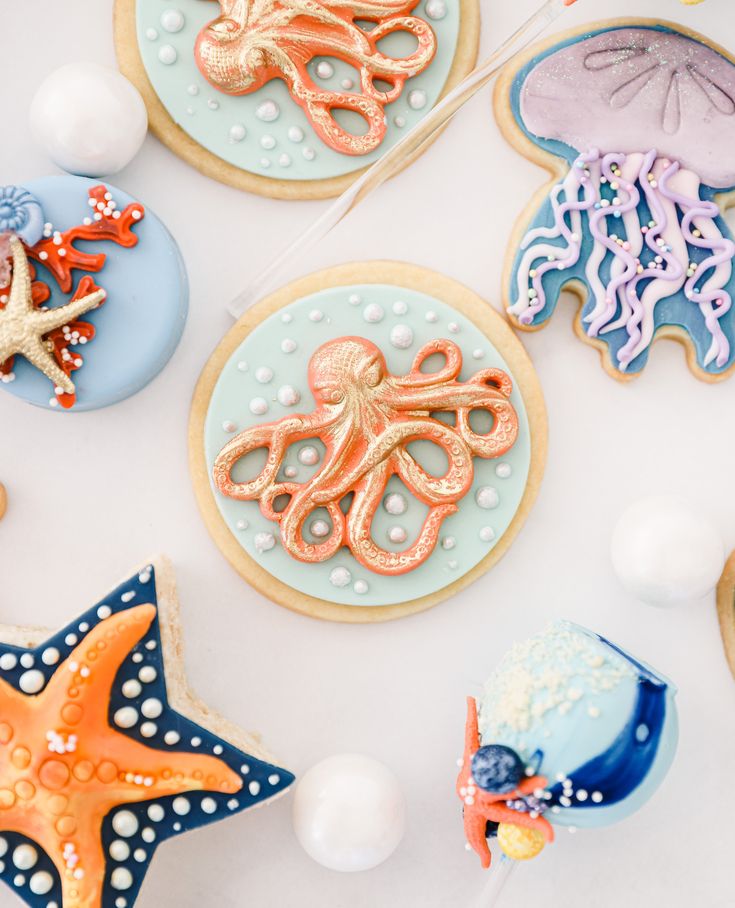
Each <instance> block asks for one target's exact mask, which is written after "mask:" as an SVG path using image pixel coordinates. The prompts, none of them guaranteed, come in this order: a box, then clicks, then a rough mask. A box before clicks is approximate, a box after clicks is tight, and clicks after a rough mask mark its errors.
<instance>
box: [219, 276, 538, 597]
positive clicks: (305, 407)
mask: <svg viewBox="0 0 735 908" xmlns="http://www.w3.org/2000/svg"><path fill="white" fill-rule="evenodd" d="M350 298H353V299H354V298H356V299H359V303H358V304H355V305H350V303H349V302H348V301H349V300H350ZM397 301H400V302H402V303H404V304H405V306H406V307H407V312H406V313H405V314H396V313H395V312H394V311H393V309H392V306H393V304H394V303H395V302H397ZM376 304H377V305H381V306H382V308H383V310H384V313H385V315H384V318H383V319H382V321H380V322H368V321H366V320H365V319H364V316H363V315H362V313H364V312H365V311H367V308H368V307H369V306H372V305H376ZM314 309H318V310H319V311H320V312H321V314H322V319H321V320H319V321H317V322H315V321H312V320H311V319H310V318H309V313H310V312H311V311H312V310H314ZM427 312H434V314H435V315H436V321H434V322H427V321H426V317H425V316H426V314H427ZM284 318H286V319H288V321H287V322H285V323H284V321H283V319H284ZM406 323H407V324H409V325H410V327H411V329H412V330H413V333H414V337H413V341H412V343H411V346H410V347H409V348H407V349H397V348H396V347H394V346H392V344H391V342H390V333H391V329H393V328H394V327H395V326H396V325H397V324H406ZM452 323H455V326H456V328H457V330H456V331H455V332H452V331H451V329H450V328H449V325H450V324H452ZM351 335H360V336H362V337H366V338H367V339H368V340H371V341H372V342H373V343H375V344H377V346H378V347H379V348H380V349H381V350H382V351H383V353H384V354H385V357H386V361H387V366H388V369H389V371H390V372H392V373H394V374H405V373H406V372H408V371H409V369H410V366H411V363H412V361H413V359H414V357H415V355H416V353H417V352H418V350H419V349H420V347H422V346H423V345H424V344H425V343H427V342H429V341H430V340H434V339H436V338H449V339H451V340H452V341H454V342H455V343H457V344H458V345H459V346H460V348H461V350H462V353H463V367H462V371H461V374H460V380H466V379H467V378H468V377H469V376H470V375H472V374H474V373H475V372H477V371H478V370H480V369H486V368H488V367H490V366H497V367H499V368H501V369H504V370H505V371H506V372H508V373H509V374H510V376H511V378H513V373H512V371H511V370H510V368H509V367H508V364H507V363H506V362H505V360H504V359H503V357H502V356H501V355H500V353H499V352H498V351H497V349H496V348H495V347H494V345H493V344H492V342H491V341H490V340H489V339H488V338H487V337H486V336H485V335H484V334H483V333H482V332H481V331H480V330H479V329H478V328H477V327H476V326H475V325H474V323H473V322H472V321H471V320H470V319H469V318H467V317H465V316H463V315H462V314H461V313H459V312H458V311H457V310H455V309H453V308H452V307H451V306H449V305H447V304H446V303H444V302H442V301H441V300H439V299H437V298H435V297H433V296H430V295H429V294H426V293H423V292H420V291H417V290H412V289H409V288H406V287H402V286H397V285H392V284H354V285H341V286H336V287H329V288H327V289H325V290H322V291H319V292H318V293H315V294H311V295H309V296H306V297H302V298H301V299H298V300H296V301H294V302H293V303H290V304H289V305H287V306H285V307H284V308H283V309H281V310H279V311H278V312H276V313H274V314H273V315H272V316H270V317H269V318H268V319H266V320H265V321H264V322H262V323H261V324H260V325H258V326H257V328H255V329H254V330H253V331H252V332H251V333H250V334H249V335H248V336H247V337H246V338H245V339H244V340H243V341H242V343H241V344H240V345H239V346H238V347H237V348H236V349H235V350H234V351H233V353H232V355H231V356H230V357H229V359H228V361H227V363H226V364H225V366H224V367H223V369H222V372H221V374H220V376H219V378H218V380H217V383H216V385H215V387H214V389H213V391H212V396H211V399H210V402H209V407H208V410H207V415H206V419H205V425H204V449H205V460H206V464H207V472H208V475H209V477H210V483H211V475H212V466H213V463H214V459H215V458H216V456H217V454H218V453H219V451H220V450H221V449H222V447H223V446H224V445H225V444H226V443H227V442H228V441H229V440H230V439H231V438H232V437H233V433H234V432H235V431H240V430H242V429H244V428H246V427H248V426H251V425H256V424H262V423H266V422H271V421H274V420H277V419H280V418H281V417H283V416H286V415H293V414H295V413H309V412H311V411H312V410H313V409H314V408H315V402H314V398H313V396H312V394H311V392H310V390H309V388H308V385H307V367H308V362H309V360H310V358H311V356H312V354H313V352H314V351H315V350H316V349H317V347H319V346H321V345H322V344H323V343H324V342H326V341H327V340H330V339H333V338H337V337H343V336H351ZM288 337H290V338H297V339H298V348H297V350H295V351H294V352H293V353H290V354H286V353H284V352H283V351H282V350H281V347H280V344H281V341H282V340H283V339H284V338H288ZM475 350H478V351H482V353H483V356H482V358H479V359H475V358H474V357H473V352H474V351H475ZM240 363H245V364H247V370H246V371H242V370H241V369H240V368H238V365H239V364H240ZM260 366H268V367H269V368H270V369H271V370H272V371H273V373H274V375H273V378H272V380H271V381H269V382H267V383H265V384H262V383H259V382H258V381H257V379H256V378H255V373H256V371H257V369H258V367H260ZM286 383H288V384H289V385H291V386H293V387H295V388H296V389H297V390H298V391H299V392H300V393H301V400H300V402H299V403H298V404H297V405H295V406H291V407H286V406H282V405H281V404H280V403H279V402H278V400H277V397H276V391H277V389H278V388H279V387H280V386H282V385H283V384H286ZM255 397H263V398H264V399H265V398H267V401H266V402H267V403H268V407H269V409H268V412H267V413H266V414H264V415H260V416H258V415H253V414H252V413H251V412H250V411H249V409H248V406H249V402H250V401H251V400H252V399H253V398H255ZM511 402H512V403H513V405H514V407H515V408H516V412H517V413H518V416H519V434H518V439H517V440H516V443H515V445H514V446H513V448H511V450H510V451H508V452H507V453H506V454H505V455H503V456H502V457H501V458H498V459H496V460H483V459H481V458H474V459H473V463H474V469H475V476H474V481H473V484H472V488H471V490H470V491H469V492H468V493H467V495H466V496H465V497H464V498H463V499H462V500H461V501H460V503H459V504H460V509H459V512H458V513H456V514H453V515H452V516H450V517H449V518H447V519H446V520H445V521H444V522H443V524H442V528H441V534H440V543H439V544H438V545H437V546H436V548H435V549H434V551H433V552H432V554H431V555H430V556H429V558H428V559H427V561H426V562H424V564H422V565H421V566H420V567H418V568H416V569H415V570H413V571H410V572H409V573H407V574H403V575H400V576H391V577H386V576H383V575H380V574H376V573H373V572H371V571H370V570H368V569H367V568H365V567H363V566H362V565H361V564H359V562H357V560H356V559H355V558H354V557H353V556H352V554H351V553H350V552H349V550H348V549H346V548H343V549H341V550H340V552H339V553H337V554H336V555H334V556H333V557H332V558H330V559H329V560H328V561H325V562H321V563H317V564H304V563H302V562H299V561H296V560H295V559H294V558H292V557H291V556H290V555H289V554H288V553H287V552H286V551H285V550H284V549H283V548H282V547H281V546H280V544H278V543H276V545H275V546H274V547H273V548H271V549H270V550H268V551H264V552H258V550H257V548H256V546H255V538H256V535H257V534H258V533H271V534H273V535H274V536H275V537H277V536H278V528H277V526H276V525H275V523H273V522H271V521H269V520H268V519H267V518H265V517H264V516H263V515H262V514H261V512H260V508H259V506H258V503H257V502H256V501H235V500H233V499H231V498H227V497H225V496H223V495H222V494H220V493H219V491H217V490H216V489H214V488H213V487H212V494H213V496H214V499H215V502H216V504H217V507H218V509H219V511H220V514H221V515H222V518H223V519H224V521H225V523H226V525H227V527H228V528H229V530H230V532H231V533H232V535H233V537H234V538H235V540H236V541H237V543H238V544H239V545H240V546H241V547H242V548H243V549H244V550H245V551H246V552H247V553H248V555H250V557H251V558H253V560H254V561H256V562H257V563H258V564H259V565H260V566H261V567H262V568H263V569H264V570H266V571H268V572H269V573H271V574H272V575H273V576H275V577H276V578H277V579H279V580H281V581H282V582H284V583H287V584H288V585H289V586H291V587H292V588H294V589H295V590H298V591H299V592H304V593H306V594H308V595H311V596H314V597H316V598H318V599H322V600H327V601H329V602H335V603H339V604H343V605H356V606H380V605H394V604H397V603H402V602H407V601H410V600H413V599H417V598H420V597H421V596H425V595H428V594H430V593H433V592H436V591H437V590H440V589H442V588H444V587H446V586H448V585H449V584H451V583H453V582H455V581H456V580H457V579H459V578H460V577H462V576H463V575H464V574H466V573H467V572H468V571H470V570H471V569H472V568H474V567H475V566H476V565H477V564H478V563H479V562H480V561H482V559H483V558H485V557H486V556H487V555H488V553H489V552H490V551H491V550H492V549H493V547H494V546H495V545H497V544H498V542H499V540H500V539H502V537H503V535H504V533H505V532H506V531H507V529H508V527H509V525H510V523H511V521H512V519H513V517H514V516H515V514H516V511H517V509H518V506H519V504H520V502H521V500H522V498H523V495H524V493H525V490H526V483H527V479H528V472H529V467H530V460H531V438H530V428H529V423H528V416H527V412H526V408H525V405H524V402H523V398H522V396H521V393H520V391H519V389H518V388H517V387H514V389H513V393H512V395H511ZM229 422H232V424H233V426H234V427H235V428H230V430H229V431H228V429H226V428H225V424H226V423H229ZM308 444H309V442H308V441H304V442H300V443H299V444H298V445H296V446H293V447H295V448H296V449H300V448H301V447H302V446H304V445H308ZM419 444H421V445H424V444H426V445H427V448H428V450H427V448H424V449H423V455H422V456H423V457H424V458H429V459H431V460H432V463H431V464H430V463H429V460H427V459H424V460H422V463H423V464H424V465H425V466H428V468H429V469H430V471H431V470H432V465H433V468H434V469H435V470H436V472H437V474H439V473H441V472H443V470H444V469H446V466H445V463H444V462H443V461H442V459H441V458H439V459H438V460H437V459H436V452H435V451H433V450H431V446H429V445H428V443H424V442H421V443H419ZM249 456H250V457H254V456H255V455H254V454H253V455H249ZM285 462H287V464H288V465H289V466H294V467H296V468H297V469H298V475H297V477H295V481H303V480H304V478H305V477H306V476H307V475H310V474H309V473H308V471H307V470H306V469H304V468H303V467H302V466H301V465H300V464H299V462H298V459H297V454H296V450H291V452H290V454H289V456H288V457H287V458H286V461H285ZM500 463H504V464H508V465H510V468H511V474H510V476H508V477H505V478H502V477H500V476H498V475H497V474H496V472H495V468H496V466H498V464H500ZM260 468H261V467H260V466H258V467H257V470H258V471H259V470H260ZM254 472H255V471H253V475H254ZM240 478H244V475H243V476H241V477H240ZM482 486H492V487H494V488H495V489H496V490H497V491H498V493H499V497H500V503H499V505H498V506H497V507H496V508H494V509H491V510H484V509H481V508H480V507H478V505H477V504H476V501H475V493H476V491H477V489H478V488H480V487H482ZM386 491H387V492H403V493H404V494H405V493H406V490H405V487H404V486H403V485H402V483H401V482H400V480H398V479H397V477H392V478H391V480H390V481H389V484H388V486H387V490H386ZM425 511H426V506H424V505H420V504H419V503H412V504H410V506H409V511H408V512H407V514H405V515H401V516H397V517H391V516H390V515H388V514H387V513H386V511H385V509H384V508H382V507H381V508H379V509H378V512H377V514H376V519H375V521H374V524H373V537H374V538H375V539H376V540H377V541H378V543H379V544H380V545H381V546H384V547H385V548H386V549H388V550H391V551H401V550H403V549H405V548H408V546H409V545H410V542H411V541H412V540H413V539H414V538H415V536H416V533H417V531H418V528H419V527H420V526H421V524H422V523H423V520H424V516H425ZM393 524H397V525H402V526H404V527H405V528H406V529H407V530H408V541H407V542H406V543H404V544H393V543H391V542H390V541H388V539H387V536H386V533H387V530H388V528H389V526H391V525H393ZM485 526H490V527H492V529H493V530H494V532H495V536H494V538H493V539H492V540H489V541H488V540H483V539H482V538H481V537H480V530H481V529H482V528H483V527H485ZM446 537H451V538H452V539H454V541H455V543H456V544H455V546H454V547H452V548H451V549H449V548H446V549H445V548H443V547H442V544H441V540H443V539H445V538H446ZM336 567H344V568H347V569H348V570H349V572H350V574H351V581H350V584H349V585H347V586H345V587H342V588H340V587H336V586H333V585H332V584H331V583H330V580H329V575H330V573H331V571H332V570H333V569H334V568H336ZM357 582H365V583H367V586H368V589H367V591H366V592H363V593H360V592H358V591H357V590H356V589H355V583H357Z"/></svg>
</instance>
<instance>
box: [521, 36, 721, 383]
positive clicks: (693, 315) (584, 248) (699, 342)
mask: <svg viewBox="0 0 735 908" xmlns="http://www.w3.org/2000/svg"><path fill="white" fill-rule="evenodd" d="M623 28H639V29H649V30H651V31H660V32H666V33H668V34H676V35H681V34H682V33H681V32H679V31H678V30H677V29H674V28H669V27H668V26H665V25H640V24H638V23H636V22H631V23H630V24H622V25H614V26H610V27H607V28H599V29H592V30H590V31H589V32H584V33H582V34H579V35H575V36H573V37H569V38H566V39H565V40H562V41H559V42H558V43H556V44H554V45H552V46H551V47H548V48H546V50H544V51H543V53H541V54H539V55H538V56H536V57H534V58H533V59H531V60H529V62H528V63H526V64H525V66H523V67H522V68H521V69H520V70H518V72H517V73H516V75H515V77H514V79H513V82H512V83H511V88H510V108H511V111H512V113H513V118H514V119H515V121H516V124H517V125H518V128H519V129H520V130H521V132H522V133H523V134H524V136H525V137H526V138H527V139H529V140H530V141H531V142H533V143H534V144H535V145H538V146H539V147H540V148H543V149H544V150H545V151H547V152H550V153H551V154H553V155H555V156H556V157H559V158H563V159H564V160H566V161H567V162H568V164H569V166H570V167H571V166H572V164H573V162H574V161H575V159H576V158H577V156H578V154H579V152H583V151H586V149H579V150H575V149H574V148H572V147H571V146H570V145H567V144H566V143H564V142H560V141H558V140H556V139H546V138H543V137H541V136H537V135H535V134H534V133H532V132H531V131H530V130H529V129H528V128H527V127H526V125H525V123H524V122H523V118H522V116H521V111H520V105H521V92H522V90H523V84H524V83H525V81H526V78H527V76H528V75H529V73H530V72H531V70H532V69H533V68H534V67H535V66H536V65H537V64H538V63H540V62H541V61H542V60H544V59H546V57H548V56H550V55H552V54H554V53H556V52H557V51H559V50H562V49H563V48H565V47H569V46H571V45H572V44H576V43H578V42H579V41H584V40H587V39H589V38H592V37H594V36H595V35H600V34H604V33H605V32H611V31H619V30H620V29H623ZM685 37H688V36H686V35H685ZM691 40H695V39H693V38H691ZM604 150H605V151H608V150H610V151H614V150H615V149H604ZM642 150H643V149H642ZM550 188H551V187H550ZM731 188H735V187H731ZM728 191H730V190H717V191H715V190H713V189H711V188H710V187H708V186H706V185H704V184H703V185H702V187H701V192H700V196H701V198H702V199H703V200H705V201H713V200H714V199H715V197H716V196H717V195H719V194H721V193H723V192H728ZM639 210H641V211H643V212H645V213H647V212H648V208H647V206H646V205H645V204H642V205H640V206H639ZM648 220H649V218H648V217H645V216H644V217H642V219H641V221H642V223H645V222H646V221H648ZM714 220H715V223H716V224H717V226H718V228H719V230H720V233H721V234H722V236H723V237H725V238H727V239H731V240H735V236H734V235H733V233H732V232H731V231H730V229H729V227H728V225H727V223H726V221H725V219H724V218H723V217H721V216H718V217H717V218H715V219H714ZM553 223H554V216H553V211H552V208H551V202H550V200H549V198H548V197H547V198H546V199H545V200H544V202H543V203H542V204H541V207H540V208H539V209H538V210H537V211H536V213H535V215H534V216H533V218H532V220H530V221H529V222H528V223H527V224H526V226H525V233H528V232H529V231H531V230H534V229H535V228H537V227H550V226H551V225H552V224H553ZM582 223H583V226H584V228H585V229H584V230H583V238H582V243H581V251H580V256H579V261H578V262H577V264H576V265H575V266H574V268H567V269H565V270H564V271H563V272H548V273H547V274H546V275H545V276H544V282H543V283H544V290H545V291H546V295H547V296H546V305H545V306H544V308H543V310H542V311H541V312H539V313H537V314H536V315H535V316H534V319H533V321H532V323H531V324H532V325H533V326H540V325H543V324H545V323H546V321H548V319H550V318H551V316H552V315H553V313H554V311H555V310H556V307H557V305H558V302H559V296H560V294H561V292H562V291H563V290H564V289H565V287H566V286H568V285H569V284H570V283H572V282H574V281H576V282H579V283H581V284H582V285H583V286H584V288H585V291H586V294H585V295H586V300H585V303H584V305H583V307H582V309H581V311H580V313H579V318H580V319H582V320H583V319H584V317H585V316H586V315H587V314H588V313H589V312H591V311H592V309H593V308H594V306H595V300H594V297H593V295H592V289H591V287H590V284H589V282H588V281H587V279H586V277H585V273H584V271H585V265H586V262H587V259H588V257H589V255H590V252H591V250H592V248H593V245H594V243H593V240H592V237H591V235H590V233H589V231H588V230H587V229H586V226H587V223H588V216H587V214H586V212H582ZM548 242H551V243H552V244H554V245H557V244H558V245H561V243H560V242H559V241H558V240H551V241H548ZM688 251H689V254H690V256H691V259H692V261H699V260H701V259H702V258H704V256H703V255H702V253H701V251H700V250H695V249H692V248H691V247H688ZM522 257H523V250H521V249H520V248H519V249H518V250H516V253H515V256H514V259H513V268H512V272H511V281H510V286H509V295H508V296H509V299H510V301H511V305H512V304H515V303H516V302H517V301H518V290H517V286H516V283H517V282H516V276H517V272H518V267H519V265H520V262H521V260H522ZM608 259H609V256H608V257H607V258H606V264H607V267H609V261H608ZM725 289H726V290H727V291H728V292H729V293H730V295H731V296H733V298H734V299H735V270H734V272H733V274H732V276H731V278H730V281H729V282H728V284H727V285H726V287H725ZM618 311H619V310H618ZM719 323H720V326H721V328H722V330H723V332H724V334H725V336H726V337H727V340H728V341H729V343H730V357H729V359H728V360H727V362H726V363H724V364H723V365H722V366H718V365H717V363H716V362H715V361H714V360H713V361H712V362H711V363H709V364H708V365H707V366H705V365H704V358H705V355H706V353H707V351H708V349H709V346H710V342H711V337H710V335H709V334H708V332H707V330H706V328H705V325H704V321H703V319H702V316H701V314H700V312H699V309H698V308H697V306H696V305H694V304H693V303H692V302H691V301H689V300H688V299H687V298H686V296H685V294H684V291H683V289H682V290H680V291H678V292H677V293H676V294H674V295H672V296H669V297H666V298H665V299H662V300H661V301H660V302H659V303H657V304H656V306H655V308H654V324H655V329H654V337H653V340H652V342H651V344H649V345H648V347H647V348H646V349H645V350H643V351H641V353H640V354H639V355H638V356H637V357H636V358H635V359H633V360H632V361H631V362H630V364H629V365H628V367H627V369H626V370H625V372H622V370H619V366H618V361H617V359H616V354H617V352H618V350H620V349H621V347H623V346H624V345H625V343H626V342H627V341H628V334H627V332H626V331H625V328H619V329H616V330H615V331H611V332H609V333H605V334H600V335H599V336H598V337H597V338H595V339H594V340H599V341H602V342H603V343H604V344H606V345H607V347H608V355H609V357H610V362H611V363H612V364H613V365H614V366H615V368H616V369H618V371H621V374H636V373H639V372H640V371H641V370H642V369H643V368H644V366H645V365H646V363H647V362H648V357H649V355H650V352H651V347H652V345H653V341H654V340H655V338H656V332H657V331H658V330H659V329H660V328H662V327H664V326H666V325H670V326H675V327H678V328H681V329H683V330H684V331H685V332H686V334H687V335H688V337H689V338H690V339H691V341H692V344H693V345H694V349H695V352H696V357H697V364H698V365H699V367H700V368H701V369H702V370H703V371H705V372H707V373H709V374H711V375H719V374H722V373H723V372H726V371H727V370H728V369H729V368H730V367H731V366H732V364H733V362H735V306H733V308H732V309H731V310H730V312H728V313H726V314H725V315H724V316H723V317H722V318H720V320H719ZM585 336H586V331H585ZM588 339H589V340H593V339H592V338H588Z"/></svg>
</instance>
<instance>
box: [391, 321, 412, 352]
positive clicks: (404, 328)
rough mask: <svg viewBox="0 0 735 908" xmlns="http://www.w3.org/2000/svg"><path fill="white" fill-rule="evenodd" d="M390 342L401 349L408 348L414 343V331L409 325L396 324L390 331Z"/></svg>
mask: <svg viewBox="0 0 735 908" xmlns="http://www.w3.org/2000/svg"><path fill="white" fill-rule="evenodd" d="M390 342H391V344H393V346H394V347H396V348H397V349H399V350H407V349H408V348H409V347H410V346H411V344H412V343H413V331H412V330H411V328H410V327H409V326H408V325H394V326H393V328H391V332H390Z"/></svg>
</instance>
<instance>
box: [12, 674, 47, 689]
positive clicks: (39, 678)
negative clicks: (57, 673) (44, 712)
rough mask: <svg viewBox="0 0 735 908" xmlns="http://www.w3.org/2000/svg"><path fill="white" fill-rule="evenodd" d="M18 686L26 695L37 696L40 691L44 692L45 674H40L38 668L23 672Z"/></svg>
mask: <svg viewBox="0 0 735 908" xmlns="http://www.w3.org/2000/svg"><path fill="white" fill-rule="evenodd" d="M18 684H19V686H20V689H21V690H22V691H23V693H24V694H37V693H38V692H39V691H40V690H43V687H44V685H45V684H46V679H45V678H44V676H43V672H40V671H39V670H38V669H37V668H32V669H31V670H30V671H28V672H23V674H22V675H21V676H20V680H19V681H18Z"/></svg>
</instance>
